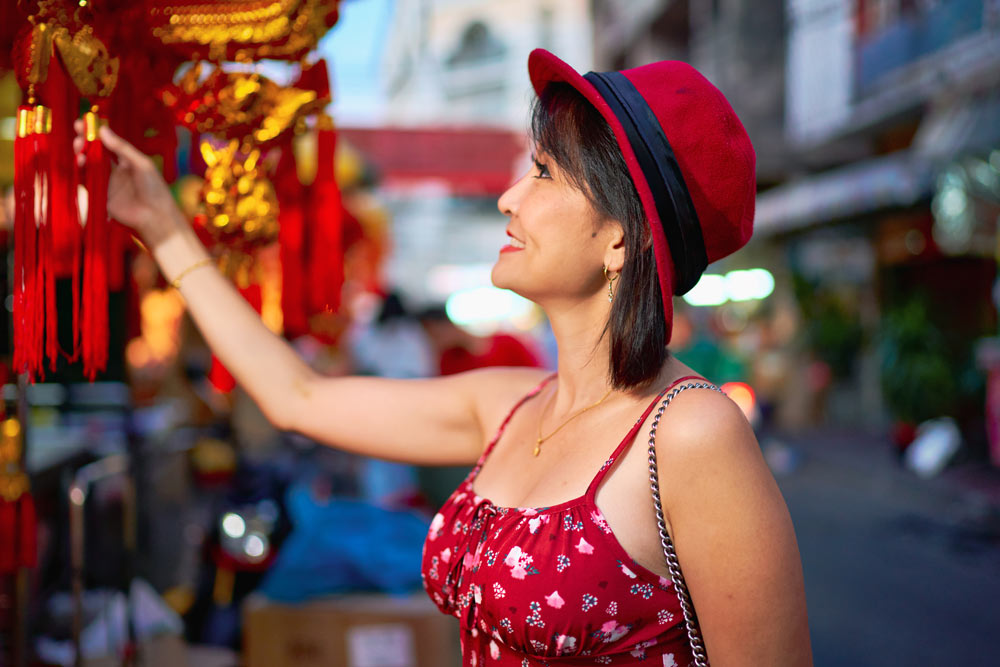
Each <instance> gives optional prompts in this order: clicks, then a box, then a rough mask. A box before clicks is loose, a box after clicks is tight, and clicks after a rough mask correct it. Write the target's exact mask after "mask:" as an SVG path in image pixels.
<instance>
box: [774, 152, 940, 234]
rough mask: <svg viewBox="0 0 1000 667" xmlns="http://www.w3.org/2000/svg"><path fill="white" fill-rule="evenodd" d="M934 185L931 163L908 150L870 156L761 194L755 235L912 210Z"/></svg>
mask: <svg viewBox="0 0 1000 667" xmlns="http://www.w3.org/2000/svg"><path fill="white" fill-rule="evenodd" d="M933 187H934V169H933V167H932V165H931V164H930V162H929V161H927V160H925V159H923V158H921V157H918V156H917V155H915V154H914V153H913V152H911V151H909V150H907V151H900V152H897V153H892V154H890V155H885V156H880V157H876V158H871V159H868V160H865V161H863V162H858V163H855V164H851V165H848V166H845V167H841V168H839V169H832V170H830V171H826V172H823V173H821V174H814V175H811V176H807V177H805V178H802V179H799V180H793V181H790V182H788V183H785V184H784V185H780V186H778V187H776V188H773V189H771V190H768V191H766V192H764V193H761V194H760V195H759V196H758V197H757V216H756V219H755V220H754V233H755V234H757V235H758V236H759V235H769V234H777V233H781V232H786V231H791V230H794V229H799V228H803V227H810V226H813V225H817V224H821V223H824V222H832V221H834V220H843V219H846V218H850V217H853V216H858V215H863V214H865V213H869V212H871V211H876V210H878V209H882V208H898V207H906V206H912V205H913V204H916V203H917V202H918V201H920V200H921V199H923V198H925V197H929V196H930V195H931V194H932V192H933Z"/></svg>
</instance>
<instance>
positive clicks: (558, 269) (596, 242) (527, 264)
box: [492, 152, 623, 305]
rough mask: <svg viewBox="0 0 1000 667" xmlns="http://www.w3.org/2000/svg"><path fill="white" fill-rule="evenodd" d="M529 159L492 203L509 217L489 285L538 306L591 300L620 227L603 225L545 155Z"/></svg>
mask: <svg viewBox="0 0 1000 667" xmlns="http://www.w3.org/2000/svg"><path fill="white" fill-rule="evenodd" d="M533 160H534V166H533V167H532V168H531V169H530V170H529V171H528V173H527V174H525V175H524V176H522V177H521V178H520V179H519V180H518V181H517V182H516V183H514V184H513V185H512V186H510V188H508V189H507V191H506V192H504V193H503V195H501V196H500V199H499V201H498V202H497V207H498V208H499V209H500V212H501V213H503V214H504V215H506V216H507V217H508V218H509V222H508V224H507V236H508V237H509V238H508V243H507V245H505V246H504V247H502V248H501V249H500V255H499V257H498V258H497V262H496V264H495V265H494V266H493V274H492V278H493V284H494V285H496V286H497V287H501V288H505V289H510V290H513V291H514V292H517V293H518V294H520V295H521V296H523V297H525V298H528V299H531V300H532V301H535V302H537V303H541V304H542V305H545V303H547V302H552V301H553V300H558V301H566V300H569V301H578V300H580V299H587V298H592V297H594V296H595V295H598V294H599V293H600V292H601V291H602V290H603V289H604V287H605V281H604V270H603V269H604V266H605V265H606V264H609V263H610V264H611V266H610V268H611V269H614V268H615V266H614V264H615V258H614V257H613V256H612V255H614V253H615V252H617V251H616V250H614V246H616V245H617V246H619V247H620V246H621V226H620V225H619V224H617V223H615V222H613V221H608V220H603V219H602V218H601V216H600V215H599V214H598V213H597V211H595V210H594V207H593V206H592V205H591V203H590V201H589V200H588V199H587V197H586V196H585V195H584V194H583V192H581V191H580V190H579V189H578V188H576V187H575V186H574V185H573V183H572V182H571V181H569V180H568V178H567V176H566V174H565V173H564V172H563V171H562V170H560V168H559V166H558V165H557V164H555V162H554V161H552V160H551V159H550V158H549V157H548V156H547V155H546V154H545V153H542V152H539V153H536V155H535V157H534V159H533ZM609 253H611V254H610V255H609ZM622 254H623V253H622ZM619 268H620V267H619Z"/></svg>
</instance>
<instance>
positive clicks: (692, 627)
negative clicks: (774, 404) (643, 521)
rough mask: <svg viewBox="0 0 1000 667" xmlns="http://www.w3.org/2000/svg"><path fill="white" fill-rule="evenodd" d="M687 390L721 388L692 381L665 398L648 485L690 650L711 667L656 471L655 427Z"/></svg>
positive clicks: (659, 412)
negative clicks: (667, 522)
mask: <svg viewBox="0 0 1000 667" xmlns="http://www.w3.org/2000/svg"><path fill="white" fill-rule="evenodd" d="M687 389H713V390H715V391H718V392H721V391H722V390H721V389H719V388H718V387H716V386H715V385H714V384H709V383H708V382H689V383H688V384H684V385H681V386H679V387H676V388H675V389H673V390H672V391H671V392H670V393H668V394H667V395H666V396H664V397H663V401H662V402H661V403H660V407H659V409H657V411H656V415H654V417H653V424H652V426H650V427H649V488H650V490H651V491H652V492H653V506H654V507H655V508H656V526H657V527H658V528H659V529H660V545H661V546H662V547H663V557H664V558H665V559H666V561H667V569H668V570H670V580H671V581H672V582H673V584H674V591H676V593H677V599H678V601H680V604H681V610H682V611H683V612H684V625H685V626H686V627H687V635H688V642H690V644H691V653H692V655H693V656H694V664H695V665H696V666H697V667H708V654H707V653H706V652H705V642H704V641H702V638H701V629H700V628H699V627H698V617H697V616H696V615H695V611H694V605H692V604H691V595H690V594H689V593H688V589H687V585H686V584H685V583H684V575H683V574H681V565H680V563H679V562H678V560H677V552H676V551H674V543H673V541H672V540H671V539H670V534H669V533H667V525H666V522H665V521H664V519H663V504H662V503H661V502H660V476H659V475H658V474H657V470H656V427H657V426H659V424H660V417H662V416H663V411H664V410H666V409H667V406H668V405H670V401H672V400H674V398H676V396H677V395H678V394H679V393H681V392H682V391H685V390H687Z"/></svg>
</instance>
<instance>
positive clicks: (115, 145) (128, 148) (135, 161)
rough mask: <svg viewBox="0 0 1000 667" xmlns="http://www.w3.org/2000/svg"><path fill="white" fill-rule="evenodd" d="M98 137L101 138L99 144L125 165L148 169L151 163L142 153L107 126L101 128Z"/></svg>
mask: <svg viewBox="0 0 1000 667" xmlns="http://www.w3.org/2000/svg"><path fill="white" fill-rule="evenodd" d="M98 135H99V136H100V138H101V143H103V144H104V146H105V147H106V148H107V149H108V150H110V151H111V152H112V153H114V154H115V155H117V156H118V159H119V160H121V161H123V162H125V163H126V164H128V165H130V166H133V167H139V168H144V167H148V166H149V165H151V164H152V161H151V160H150V159H149V158H148V157H146V155H145V154H144V153H143V152H142V151H140V150H139V149H138V148H136V147H135V146H133V145H132V144H130V143H129V142H127V141H125V140H124V139H122V138H121V137H119V136H118V135H117V134H115V132H114V130H112V129H111V128H110V127H108V126H107V125H102V126H101V129H100V130H99V131H98Z"/></svg>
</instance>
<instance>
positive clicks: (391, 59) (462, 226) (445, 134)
mask: <svg viewBox="0 0 1000 667" xmlns="http://www.w3.org/2000/svg"><path fill="white" fill-rule="evenodd" d="M344 11H345V12H349V11H351V6H350V5H346V6H345V7H344ZM591 34H592V28H591V20H590V4H589V1H588V0H508V1H506V2H502V3H498V2H490V1H488V0H464V1H462V2H457V1H455V0H406V1H400V2H395V3H393V5H392V12H391V19H390V21H389V26H388V29H387V31H386V33H385V46H384V49H383V53H382V55H381V56H380V58H381V66H380V68H379V74H378V77H379V82H378V87H379V89H380V94H381V98H382V103H381V104H380V106H379V109H378V110H377V111H378V122H377V123H375V124H368V125H365V126H361V125H360V124H359V125H358V126H355V127H351V126H349V125H344V124H341V125H340V127H339V129H340V132H341V136H342V137H343V138H344V139H345V140H346V141H347V142H349V143H351V144H352V145H353V146H354V147H356V148H358V149H359V150H360V151H361V152H362V153H363V154H364V155H365V156H366V159H367V160H368V161H369V162H370V163H371V164H372V166H373V167H374V171H375V172H376V174H377V178H378V182H379V193H380V196H381V197H382V198H383V199H384V201H385V202H386V203H387V204H388V206H389V208H390V210H391V212H392V219H393V222H392V251H391V255H390V258H389V260H388V262H387V267H386V272H387V276H386V279H387V282H389V283H390V284H392V285H393V286H395V287H396V288H398V289H399V290H401V291H403V292H404V293H405V295H406V296H407V297H408V300H409V301H410V302H412V303H433V302H444V301H445V300H446V299H448V298H449V297H450V296H453V295H455V294H457V293H463V292H464V293H466V294H473V293H477V294H481V295H482V297H483V298H476V299H466V300H465V301H464V302H465V303H474V304H479V305H480V310H481V311H482V312H480V313H479V316H481V317H482V318H483V319H484V320H486V324H487V325H488V324H489V322H500V321H503V320H510V318H511V317H512V316H513V318H514V321H515V322H517V323H520V325H523V326H525V327H527V326H530V325H531V324H532V323H533V322H537V314H534V315H533V311H532V309H531V308H530V306H529V305H528V304H526V303H523V302H522V300H519V299H517V298H516V297H514V296H513V295H510V294H509V293H508V294H506V295H498V294H492V295H491V294H489V293H488V290H489V287H490V269H491V267H492V265H493V263H494V262H495V261H496V258H497V252H498V251H499V249H500V247H501V246H502V245H504V243H505V238H506V237H505V235H504V229H505V226H506V219H505V218H504V217H503V216H502V215H501V214H500V213H499V211H498V210H497V205H496V202H497V198H498V197H499V195H500V194H501V193H503V191H504V190H506V188H507V186H508V185H509V184H511V183H512V182H513V181H514V180H515V179H516V177H517V176H518V175H520V173H522V172H523V171H524V170H526V169H527V167H528V157H527V156H528V150H527V144H526V142H525V130H526V127H527V120H528V110H529V104H530V101H531V99H532V92H531V84H530V81H529V80H528V71H527V60H528V53H529V52H530V51H531V49H533V48H535V47H538V46H542V47H546V48H549V49H551V50H553V51H554V52H557V53H559V54H560V55H561V56H562V57H563V58H565V59H567V60H568V61H569V62H571V63H572V64H573V65H574V66H576V67H578V68H580V69H583V70H587V69H590V68H591V67H592V60H593V51H592V42H591V39H590V36H591ZM333 58H334V59H336V58H337V54H336V53H334V54H333ZM350 93H351V91H349V90H344V91H341V93H340V94H342V95H348V94H350ZM476 290H479V292H475V291H476ZM491 304H492V305H491ZM491 309H492V310H491ZM487 310H490V312H492V313H493V315H490V313H488V312H486V311H487ZM469 316H470V317H473V318H475V317H477V315H476V314H475V313H472V314H470V315H469ZM488 328H489V327H488V326H483V327H479V330H480V331H485V330H488Z"/></svg>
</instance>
